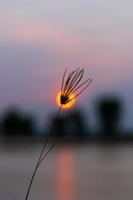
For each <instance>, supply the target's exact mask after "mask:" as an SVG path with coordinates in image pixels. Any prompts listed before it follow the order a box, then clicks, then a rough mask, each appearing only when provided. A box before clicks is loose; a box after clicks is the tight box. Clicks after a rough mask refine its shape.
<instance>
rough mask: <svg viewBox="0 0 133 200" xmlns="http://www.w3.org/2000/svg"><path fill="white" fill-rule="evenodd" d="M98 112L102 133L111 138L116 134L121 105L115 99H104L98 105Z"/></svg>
mask: <svg viewBox="0 0 133 200" xmlns="http://www.w3.org/2000/svg"><path fill="white" fill-rule="evenodd" d="M98 111H99V116H100V121H101V125H102V133H103V135H104V136H106V137H110V138H113V137H114V136H116V134H117V133H118V123H119V119H120V116H121V103H120V101H119V99H117V98H115V97H105V98H102V99H101V100H100V102H99V103H98Z"/></svg>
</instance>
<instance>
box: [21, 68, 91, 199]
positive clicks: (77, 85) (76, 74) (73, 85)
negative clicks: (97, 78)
mask: <svg viewBox="0 0 133 200" xmlns="http://www.w3.org/2000/svg"><path fill="white" fill-rule="evenodd" d="M66 72H67V68H66V70H65V72H64V74H63V77H62V84H61V92H60V107H59V109H58V111H57V114H56V119H57V118H58V116H59V114H60V111H61V109H62V108H63V106H64V105H68V104H69V103H70V102H72V101H73V100H74V99H75V98H76V97H78V96H79V95H80V94H81V93H82V92H83V91H84V90H85V89H86V88H87V87H88V86H89V85H90V83H91V82H92V80H91V79H87V80H85V81H82V79H83V76H84V69H80V68H77V69H76V70H74V71H72V72H71V73H70V74H69V75H68V77H67V78H66ZM81 81H82V82H81ZM50 137H51V135H50V134H48V135H47V137H46V139H45V141H44V144H43V147H42V150H41V152H40V155H39V158H38V160H37V163H36V166H35V169H34V171H33V174H32V177H31V180H30V184H29V187H28V190H27V193H26V196H25V200H28V197H29V194H30V191H31V186H32V183H33V180H34V177H35V175H36V172H37V170H38V168H39V166H40V165H41V163H42V162H43V161H44V159H45V158H46V156H47V155H48V153H49V152H50V151H51V150H52V149H53V148H54V147H55V145H56V142H57V141H54V142H53V144H52V145H51V146H50V147H49V148H48V149H47V150H46V151H45V149H46V146H47V143H48V141H49V138H50Z"/></svg>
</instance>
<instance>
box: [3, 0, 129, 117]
mask: <svg viewBox="0 0 133 200" xmlns="http://www.w3.org/2000/svg"><path fill="white" fill-rule="evenodd" d="M132 7H133V2H132V1H131V0H129V1H120V0H117V1H112V0H106V1H105V0H101V1H99V0H93V1H92V0H89V1H87V0H78V1H76V0H74V1H64V0H63V1H60V0H57V1H56V3H55V2H52V1H42V0H39V1H34V0H33V1H31V0H27V1H26V0H24V1H21V2H19V3H18V2H17V1H16V0H11V1H9V0H7V1H3V3H2V4H1V7H0V13H1V16H0V24H1V29H0V90H1V105H0V106H1V108H3V107H6V106H7V105H11V104H15V103H17V104H18V105H19V104H20V105H23V106H24V107H28V106H29V105H30V108H31V109H32V107H33V108H34V107H35V106H38V107H39V105H40V104H41V105H42V106H43V104H44V107H45V106H46V105H49V104H50V106H51V105H53V102H54V96H55V95H56V92H57V91H58V88H59V87H60V80H61V76H62V73H63V71H64V69H65V68H66V66H67V67H69V68H70V70H71V69H73V68H75V67H84V68H85V69H86V76H87V77H88V76H89V77H90V78H92V79H94V83H93V85H92V87H91V88H90V91H89V95H87V98H88V96H91V98H92V99H93V98H94V97H95V96H96V95H100V93H101V94H102V93H105V92H108V91H109V90H110V91H111V92H115V93H117V94H119V95H121V96H122V97H123V98H124V99H125V102H127V104H128V105H127V107H128V109H129V111H130V110H131V109H132V108H131V107H132V105H131V104H130V105H129V102H132V100H133V97H132V93H131V91H130V90H131V89H132V86H133V84H132V81H131V80H132V76H133V75H132V74H133V56H132V52H133V12H132ZM123 88H124V91H123ZM46 94H47V95H46ZM84 98H86V97H83V100H84ZM81 103H82V98H81ZM53 107H54V106H53ZM128 116H129V117H128V119H129V118H130V117H131V113H129V114H128ZM127 121H129V120H127Z"/></svg>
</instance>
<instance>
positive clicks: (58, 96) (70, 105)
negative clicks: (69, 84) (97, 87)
mask: <svg viewBox="0 0 133 200" xmlns="http://www.w3.org/2000/svg"><path fill="white" fill-rule="evenodd" d="M60 96H61V92H59V93H58V94H57V97H56V102H57V104H58V105H59V106H61V103H60ZM72 98H74V94H71V96H70V97H69V99H72ZM74 103H75V99H73V100H72V101H70V102H68V103H66V104H62V108H64V109H68V108H71V107H72V106H74Z"/></svg>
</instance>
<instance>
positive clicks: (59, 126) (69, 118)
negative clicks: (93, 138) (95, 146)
mask: <svg viewBox="0 0 133 200" xmlns="http://www.w3.org/2000/svg"><path fill="white" fill-rule="evenodd" d="M49 130H50V133H52V134H53V135H54V136H56V137H58V138H60V139H64V140H66V141H77V140H78V141H81V140H83V139H85V138H86V137H87V130H86V126H85V123H84V119H83V116H82V114H81V112H80V111H79V110H73V111H72V112H70V113H69V114H67V115H63V116H60V117H59V118H58V119H56V120H55V119H53V120H52V122H51V124H50V128H49Z"/></svg>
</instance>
